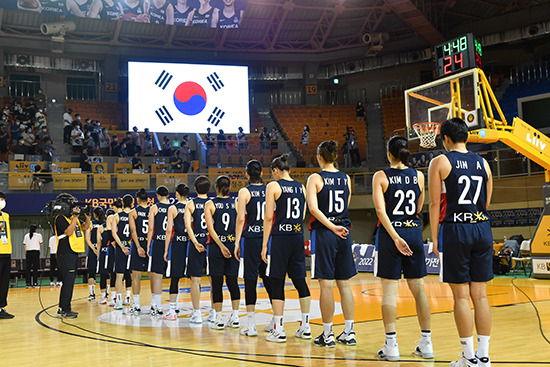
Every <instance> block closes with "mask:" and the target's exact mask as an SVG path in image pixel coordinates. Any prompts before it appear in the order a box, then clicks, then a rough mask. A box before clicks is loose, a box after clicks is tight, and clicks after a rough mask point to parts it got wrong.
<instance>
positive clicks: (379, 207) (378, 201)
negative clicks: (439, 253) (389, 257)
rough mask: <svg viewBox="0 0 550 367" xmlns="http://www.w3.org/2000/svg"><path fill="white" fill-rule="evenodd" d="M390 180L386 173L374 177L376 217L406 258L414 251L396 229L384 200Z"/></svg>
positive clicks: (373, 194) (373, 196) (373, 191)
mask: <svg viewBox="0 0 550 367" xmlns="http://www.w3.org/2000/svg"><path fill="white" fill-rule="evenodd" d="M388 185H389V182H388V178H387V177H386V174H385V173H384V171H378V172H376V173H375V174H374V176H373V177H372V201H373V203H374V209H376V215H377V216H378V220H380V224H382V225H383V226H384V228H385V229H386V231H387V232H388V234H389V235H390V237H391V239H392V240H393V242H394V244H395V247H396V248H397V250H399V252H400V253H402V254H403V255H405V256H411V255H412V251H411V249H410V247H409V245H408V244H407V241H405V240H404V239H403V238H401V236H399V234H398V233H397V231H396V230H395V228H394V227H393V225H392V223H391V220H390V217H388V213H387V212H386V200H385V199H384V192H385V191H386V190H387V189H388Z"/></svg>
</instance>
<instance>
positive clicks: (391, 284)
mask: <svg viewBox="0 0 550 367" xmlns="http://www.w3.org/2000/svg"><path fill="white" fill-rule="evenodd" d="M409 155H410V154H409V150H408V146H407V139H405V138H404V137H402V136H394V137H392V138H391V139H390V140H389V141H388V148H387V156H388V160H389V161H390V164H391V167H390V168H387V169H385V170H382V171H378V172H376V173H375V174H374V176H373V180H372V181H373V183H372V199H373V201H374V207H375V208H376V214H377V215H378V219H379V220H380V223H379V226H378V231H377V233H376V254H375V261H374V275H375V276H377V277H379V278H380V279H381V282H382V294H383V295H382V319H383V321H384V329H385V332H386V342H385V344H384V347H383V348H382V349H381V350H380V351H379V352H378V358H380V359H384V360H388V361H398V360H399V359H400V357H399V348H398V345H397V342H396V332H395V319H396V308H397V305H396V297H397V283H398V280H399V279H401V273H403V275H404V276H405V279H407V284H408V286H409V289H410V291H411V293H412V294H413V296H414V299H415V301H416V313H417V315H418V321H419V323H420V329H421V339H420V343H419V345H418V347H417V348H416V350H415V351H414V353H415V354H417V355H419V356H422V357H423V358H433V357H434V354H433V347H432V343H431V332H430V328H431V325H430V323H431V318H430V303H429V302H428V298H427V297H426V293H425V292H424V280H423V277H425V276H426V275H427V274H428V273H427V271H426V259H425V255H424V245H423V242H422V227H421V223H420V219H419V218H418V215H417V213H419V212H420V211H421V210H422V204H423V203H424V175H423V174H422V172H419V171H416V170H414V169H412V168H409V167H407V162H408V161H409Z"/></svg>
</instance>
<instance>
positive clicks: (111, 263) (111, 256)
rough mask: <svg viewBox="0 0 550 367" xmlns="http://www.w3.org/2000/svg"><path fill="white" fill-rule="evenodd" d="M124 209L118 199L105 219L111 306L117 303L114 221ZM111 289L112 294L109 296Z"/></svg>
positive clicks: (108, 287)
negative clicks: (107, 238)
mask: <svg viewBox="0 0 550 367" xmlns="http://www.w3.org/2000/svg"><path fill="white" fill-rule="evenodd" d="M121 211H122V200H120V199H117V200H115V201H114V202H113V207H112V208H111V209H108V210H107V219H106V220H105V223H106V225H105V230H106V231H107V236H108V237H109V250H108V251H107V269H108V270H109V276H110V278H111V280H110V282H109V285H108V286H107V297H108V298H109V299H110V302H109V306H110V307H114V305H115V303H116V288H115V286H116V272H115V258H116V242H115V240H114V239H113V232H112V231H111V228H112V221H113V218H114V216H115V214H118V213H119V212H121ZM109 289H110V290H111V295H110V297H109Z"/></svg>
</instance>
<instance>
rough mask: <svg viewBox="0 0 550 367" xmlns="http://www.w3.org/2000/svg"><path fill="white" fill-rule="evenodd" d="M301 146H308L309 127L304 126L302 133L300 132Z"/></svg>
mask: <svg viewBox="0 0 550 367" xmlns="http://www.w3.org/2000/svg"><path fill="white" fill-rule="evenodd" d="M302 144H305V145H308V144H309V125H306V126H304V131H302Z"/></svg>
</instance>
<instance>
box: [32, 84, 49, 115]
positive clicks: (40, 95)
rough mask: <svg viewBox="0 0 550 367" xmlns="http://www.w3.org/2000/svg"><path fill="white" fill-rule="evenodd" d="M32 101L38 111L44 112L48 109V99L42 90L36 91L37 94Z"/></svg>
mask: <svg viewBox="0 0 550 367" xmlns="http://www.w3.org/2000/svg"><path fill="white" fill-rule="evenodd" d="M34 101H35V102H36V107H38V109H39V110H42V111H45V110H46V108H47V107H48V99H47V98H46V95H45V94H44V92H43V91H42V89H38V92H37V93H36V94H35V95H34ZM42 111H41V112H42Z"/></svg>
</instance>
